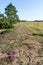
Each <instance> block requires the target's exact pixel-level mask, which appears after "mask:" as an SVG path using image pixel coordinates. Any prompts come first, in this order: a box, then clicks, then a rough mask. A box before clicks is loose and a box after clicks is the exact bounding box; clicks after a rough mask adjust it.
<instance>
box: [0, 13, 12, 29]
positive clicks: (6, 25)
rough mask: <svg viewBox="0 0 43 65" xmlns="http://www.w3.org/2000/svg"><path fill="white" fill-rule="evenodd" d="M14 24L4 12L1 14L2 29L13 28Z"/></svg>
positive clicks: (0, 24)
mask: <svg viewBox="0 0 43 65" xmlns="http://www.w3.org/2000/svg"><path fill="white" fill-rule="evenodd" d="M12 27H13V25H12V24H11V23H10V21H9V20H8V18H7V17H5V16H4V14H0V29H3V28H6V29H7V28H12Z"/></svg>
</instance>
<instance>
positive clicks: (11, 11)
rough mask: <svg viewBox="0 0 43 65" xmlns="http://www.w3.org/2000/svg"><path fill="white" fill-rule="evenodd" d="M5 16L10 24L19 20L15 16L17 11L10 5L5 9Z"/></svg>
mask: <svg viewBox="0 0 43 65" xmlns="http://www.w3.org/2000/svg"><path fill="white" fill-rule="evenodd" d="M5 14H6V15H7V17H8V19H9V20H10V22H11V23H13V22H14V23H15V22H17V21H18V20H19V17H18V15H17V10H16V7H15V6H13V5H12V3H10V4H9V5H8V6H7V7H6V8H5Z"/></svg>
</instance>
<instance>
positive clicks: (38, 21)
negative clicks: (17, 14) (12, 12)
mask: <svg viewBox="0 0 43 65" xmlns="http://www.w3.org/2000/svg"><path fill="white" fill-rule="evenodd" d="M20 22H43V20H34V21H27V20H20Z"/></svg>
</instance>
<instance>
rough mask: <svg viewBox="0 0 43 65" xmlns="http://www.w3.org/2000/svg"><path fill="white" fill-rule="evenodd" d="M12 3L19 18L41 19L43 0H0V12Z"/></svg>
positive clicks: (42, 17)
mask: <svg viewBox="0 0 43 65" xmlns="http://www.w3.org/2000/svg"><path fill="white" fill-rule="evenodd" d="M9 3H12V4H13V5H14V6H16V9H17V10H18V13H17V14H18V15H19V18H20V19H21V20H43V0H0V12H2V13H4V12H5V11H4V9H5V7H6V6H7V5H8V4H9Z"/></svg>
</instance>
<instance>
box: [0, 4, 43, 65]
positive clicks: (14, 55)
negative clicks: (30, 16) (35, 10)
mask: <svg viewBox="0 0 43 65" xmlns="http://www.w3.org/2000/svg"><path fill="white" fill-rule="evenodd" d="M18 22H19V23H18ZM0 65H43V22H42V21H25V20H24V21H23V20H22V21H21V20H19V16H18V15H17V10H16V7H15V6H13V5H12V4H11V3H10V4H9V5H8V6H7V7H6V8H5V14H2V13H0Z"/></svg>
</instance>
